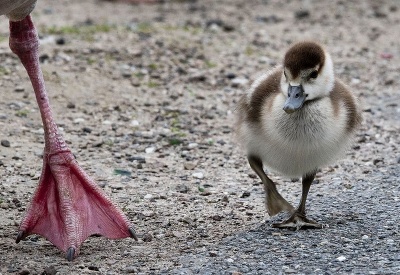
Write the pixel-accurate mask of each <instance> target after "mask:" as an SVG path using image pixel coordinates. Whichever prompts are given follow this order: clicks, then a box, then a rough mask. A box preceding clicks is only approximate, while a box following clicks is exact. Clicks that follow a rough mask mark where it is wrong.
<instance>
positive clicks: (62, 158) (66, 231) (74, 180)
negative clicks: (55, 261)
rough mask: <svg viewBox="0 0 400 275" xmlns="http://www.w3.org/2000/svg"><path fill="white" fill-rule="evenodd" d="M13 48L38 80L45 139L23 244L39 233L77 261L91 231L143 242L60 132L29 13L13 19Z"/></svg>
mask: <svg viewBox="0 0 400 275" xmlns="http://www.w3.org/2000/svg"><path fill="white" fill-rule="evenodd" d="M10 48H11V50H12V51H13V52H14V53H15V54H16V55H18V57H19V58H20V60H21V62H22V64H23V65H24V67H25V69H26V71H27V72H28V75H29V78H30V80H31V82H32V86H33V89H34V91H35V95H36V100H37V102H38V105H39V109H40V114H41V117H42V121H43V127H44V138H45V147H44V154H43V169H42V174H41V176H40V180H39V185H38V187H37V189H36V192H35V193H34V195H33V198H32V201H31V203H30V205H29V207H28V209H27V210H26V213H25V216H24V218H23V220H22V222H21V224H20V227H19V233H18V236H17V240H16V241H17V243H18V242H19V241H20V240H22V239H24V238H25V237H26V236H28V235H31V234H39V235H42V236H43V237H45V238H46V239H48V240H49V241H50V242H51V243H53V244H54V245H55V246H56V247H58V248H59V249H60V250H62V251H64V252H66V254H67V259H68V260H69V261H71V260H72V259H73V258H74V257H75V256H77V255H78V253H79V247H80V245H81V244H82V242H83V241H84V240H85V239H86V238H88V237H89V236H90V235H103V236H105V237H107V238H110V239H119V238H126V237H132V238H134V239H135V240H137V236H136V234H135V231H134V229H133V228H132V226H131V224H130V222H129V221H128V219H127V218H126V216H125V215H124V214H123V212H122V211H121V210H120V209H119V208H117V207H116V206H115V205H114V204H113V203H112V201H111V200H110V199H109V198H107V197H106V195H105V194H104V192H103V191H102V190H101V189H100V188H99V187H98V186H97V185H96V183H95V182H94V181H93V180H92V179H91V178H90V177H89V176H88V175H87V174H86V173H85V171H83V169H82V168H81V167H80V166H79V165H78V163H77V161H76V160H75V158H74V156H73V154H72V153H71V151H70V149H69V148H68V146H67V145H66V143H65V141H64V139H63V138H62V136H61V134H60V133H59V131H58V128H57V125H56V123H55V121H54V119H53V115H52V111H51V108H50V105H49V100H48V97H47V92H46V88H45V85H44V79H43V75H42V71H41V69H40V66H39V57H38V48H39V40H38V35H37V32H36V29H35V27H34V25H33V22H32V20H31V17H30V16H29V15H28V16H27V17H26V18H25V19H23V20H22V21H17V22H12V21H10Z"/></svg>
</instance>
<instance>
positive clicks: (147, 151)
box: [145, 147, 156, 154]
mask: <svg viewBox="0 0 400 275" xmlns="http://www.w3.org/2000/svg"><path fill="white" fill-rule="evenodd" d="M155 150H156V148H155V147H148V148H146V149H145V152H146V154H151V153H154V151H155Z"/></svg>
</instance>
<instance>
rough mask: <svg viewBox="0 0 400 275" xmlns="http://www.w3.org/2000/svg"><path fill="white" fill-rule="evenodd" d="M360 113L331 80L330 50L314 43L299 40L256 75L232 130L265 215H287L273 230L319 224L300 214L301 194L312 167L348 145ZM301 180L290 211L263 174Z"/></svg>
mask: <svg viewBox="0 0 400 275" xmlns="http://www.w3.org/2000/svg"><path fill="white" fill-rule="evenodd" d="M360 123H361V111H360V108H359V106H358V102H357V99H356V98H355V97H354V95H353V94H352V93H351V91H350V90H349V88H348V87H347V86H346V85H345V84H343V82H342V81H341V80H339V79H338V78H335V75H334V70H333V62H332V59H331V56H330V54H329V53H328V52H327V51H326V49H325V48H324V47H323V46H322V45H320V44H319V43H316V42H313V41H304V42H299V43H296V44H294V45H292V46H291V47H290V48H289V50H288V51H287V52H286V54H285V57H284V60H283V66H279V67H277V68H276V69H274V70H272V71H271V72H269V73H267V74H265V75H263V76H261V77H260V78H258V79H257V80H256V81H255V82H254V83H253V84H252V86H251V87H250V89H249V91H248V93H247V94H245V95H244V96H243V97H242V98H241V99H240V101H239V104H238V108H237V124H236V132H237V135H238V138H239V141H240V142H241V143H242V145H243V146H244V148H245V150H246V152H247V159H248V162H249V164H250V167H251V168H252V169H253V170H254V172H256V174H257V175H258V176H259V177H260V179H261V181H262V183H263V186H264V190H265V192H266V208H267V211H268V214H269V215H270V216H273V215H276V214H278V213H279V212H282V211H286V212H290V213H291V217H290V218H289V219H288V220H286V221H283V222H281V223H277V224H273V225H272V226H273V227H278V228H291V229H300V228H322V227H323V225H322V224H319V223H317V222H315V221H313V220H311V219H308V218H307V217H306V200H307V195H308V192H309V189H310V186H311V183H312V182H313V180H314V178H315V174H316V172H317V170H318V168H321V167H323V166H326V165H328V164H330V163H332V162H333V161H335V160H337V159H338V158H339V157H340V156H342V155H343V154H344V152H345V151H346V149H348V147H349V146H350V144H351V142H352V140H353V137H354V134H355V132H356V129H357V127H358V126H359V124H360ZM264 167H265V168H266V169H267V170H268V171H272V172H277V173H279V174H281V175H284V176H287V177H289V178H300V177H301V178H302V195H301V200H300V203H299V205H298V207H297V208H296V209H295V208H294V207H293V206H292V205H290V203H289V202H287V201H286V200H285V199H284V198H283V197H282V196H281V195H280V194H279V193H278V190H277V188H276V186H275V183H274V182H272V181H271V179H270V178H269V177H268V176H267V175H266V173H265V171H264Z"/></svg>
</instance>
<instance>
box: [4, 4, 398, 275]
mask: <svg viewBox="0 0 400 275" xmlns="http://www.w3.org/2000/svg"><path fill="white" fill-rule="evenodd" d="M33 20H34V22H35V23H36V25H37V28H38V30H39V33H40V36H41V45H42V46H41V49H40V52H41V62H42V68H43V71H44V76H45V80H46V81H47V86H48V90H49V96H50V101H51V104H52V106H53V109H54V111H55V113H56V120H57V123H58V124H59V126H60V127H61V129H62V132H63V135H64V137H65V138H66V140H67V142H68V144H69V145H70V147H71V149H72V151H73V152H74V153H75V155H76V157H77V159H78V161H79V163H80V164H81V165H82V166H83V167H84V168H85V169H86V170H87V171H88V173H89V174H90V175H92V176H93V177H94V178H95V179H96V180H97V182H98V183H99V185H100V186H101V187H102V188H104V190H105V191H106V192H107V193H108V194H109V195H110V196H111V197H112V198H113V200H114V201H115V202H116V203H118V204H119V205H120V206H121V207H122V208H123V210H124V212H125V213H126V214H127V215H128V217H129V219H130V220H131V221H132V223H133V224H134V225H135V227H136V230H137V231H138V233H139V234H140V237H141V239H140V240H139V242H135V241H134V240H131V239H124V240H112V241H111V240H107V239H105V238H95V237H93V238H89V239H88V240H87V241H85V243H84V244H83V246H82V248H81V253H80V255H79V256H78V258H76V259H75V260H74V261H73V262H67V261H66V260H65V259H64V255H63V253H62V252H60V251H58V250H57V249H56V248H54V247H53V246H52V245H51V244H50V243H49V242H48V241H46V240H45V239H43V238H41V237H38V236H30V237H28V238H27V239H26V240H25V241H23V242H21V243H20V244H18V245H17V244H15V242H14V238H15V236H16V232H17V228H18V223H19V222H20V220H21V217H22V215H23V213H24V210H25V207H26V205H27V204H28V202H29V198H30V196H31V195H32V193H33V192H34V189H35V187H36V185H37V181H38V177H39V175H40V169H41V157H42V148H43V131H42V128H41V127H42V126H41V121H40V116H39V112H38V108H37V105H36V102H35V98H34V94H33V92H32V88H31V86H30V83H29V81H28V78H27V75H26V72H25V71H24V69H23V67H22V65H20V64H19V61H18V60H17V58H16V57H15V56H14V55H13V54H12V53H11V52H10V50H9V48H8V38H7V36H8V24H7V20H6V18H5V17H3V19H2V20H1V21H0V22H2V23H1V24H0V60H1V63H0V75H1V78H0V86H1V89H2V93H1V95H2V100H1V102H0V129H1V132H0V140H1V145H0V250H1V251H2V253H1V254H0V274H126V273H137V274H236V275H239V274H399V273H400V246H399V242H400V231H399V223H400V217H399V215H398V213H399V210H400V209H399V208H400V202H399V201H400V184H399V183H400V180H399V176H400V168H399V164H400V151H399V143H400V135H399V132H400V125H399V120H400V93H399V88H398V87H399V84H400V82H399V78H398V75H399V74H400V65H399V64H400V43H399V38H398V34H399V27H398V26H399V24H400V3H399V2H398V1H396V0H393V1H376V0H370V1H341V0H335V1H334V0H332V1H313V0H310V1H278V0H264V1H261V0H260V1H252V0H251V1H245V0H229V1H228V0H222V1H214V0H202V1H165V3H162V4H153V5H129V4H126V3H115V2H108V1H107V2H106V1H98V0H88V1H84V2H82V1H78V0H69V1H61V0H59V1H55V0H53V1H50V0H39V3H38V5H37V7H36V9H35V11H34V13H33ZM302 39H316V40H319V41H320V42H322V43H324V44H326V45H327V47H328V49H329V50H330V52H331V54H332V57H333V60H334V63H335V72H336V74H337V75H338V76H340V77H341V78H342V79H343V80H344V81H345V82H347V83H348V84H349V85H350V86H351V87H352V88H353V90H354V93H355V94H356V95H357V96H358V97H359V99H360V101H361V103H362V105H363V110H364V112H363V115H364V122H363V124H362V127H361V129H360V130H359V132H358V135H357V139H356V142H355V144H354V146H353V148H352V149H351V150H350V151H349V152H348V154H347V156H346V157H345V158H344V159H343V160H341V161H338V162H337V164H336V165H333V166H331V167H325V168H323V169H322V170H321V171H320V172H319V173H318V174H317V178H316V181H315V182H314V183H315V184H313V186H312V188H311V191H310V195H309V200H308V206H309V215H310V217H312V218H313V219H315V220H317V221H320V222H322V223H325V224H327V225H328V226H329V227H327V228H324V229H322V230H301V231H287V230H279V229H273V228H271V227H270V226H269V225H270V224H271V223H272V222H273V221H276V220H281V219H282V218H283V216H282V215H280V216H279V217H273V218H270V217H269V216H268V215H267V214H266V211H265V207H264V192H263V188H262V186H261V185H260V182H259V180H258V178H257V177H256V176H255V174H254V173H253V172H252V171H251V169H250V168H249V166H248V164H247V162H246V159H245V157H244V153H243V150H242V149H241V148H240V147H239V146H238V144H237V143H236V141H235V139H234V135H233V129H232V126H233V120H234V115H233V112H234V108H235V104H236V102H237V100H238V99H239V98H240V95H241V94H242V93H244V92H245V90H246V89H247V88H248V87H249V86H250V83H251V81H252V80H254V79H255V78H256V77H257V76H258V75H260V74H261V73H263V72H265V71H267V70H269V69H271V68H272V67H274V66H275V65H277V64H279V63H280V62H281V60H282V56H283V54H284V52H285V50H286V49H287V47H288V46H289V45H290V44H291V43H292V42H295V41H298V40H302ZM272 179H273V180H275V181H277V182H278V184H279V185H278V189H279V190H280V192H281V193H282V194H283V196H284V197H285V198H287V199H288V201H290V202H292V203H293V204H296V203H297V202H298V200H299V196H300V191H301V185H300V184H299V182H292V181H290V180H288V179H284V178H280V177H278V176H275V175H272Z"/></svg>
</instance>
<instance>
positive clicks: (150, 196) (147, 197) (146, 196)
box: [144, 194, 153, 200]
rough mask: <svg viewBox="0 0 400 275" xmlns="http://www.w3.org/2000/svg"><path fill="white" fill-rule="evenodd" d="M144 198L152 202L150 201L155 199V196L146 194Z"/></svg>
mask: <svg viewBox="0 0 400 275" xmlns="http://www.w3.org/2000/svg"><path fill="white" fill-rule="evenodd" d="M144 198H145V199H146V200H150V199H152V198H153V195H152V194H146V195H145V196H144Z"/></svg>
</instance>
